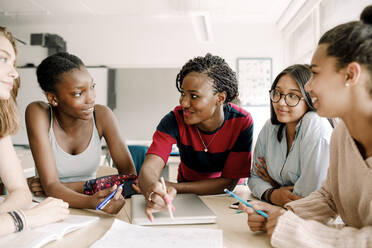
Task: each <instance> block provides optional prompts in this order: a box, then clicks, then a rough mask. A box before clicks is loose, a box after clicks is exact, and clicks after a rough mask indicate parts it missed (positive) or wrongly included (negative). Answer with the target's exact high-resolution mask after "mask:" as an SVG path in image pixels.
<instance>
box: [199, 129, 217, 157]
mask: <svg viewBox="0 0 372 248" xmlns="http://www.w3.org/2000/svg"><path fill="white" fill-rule="evenodd" d="M195 128H196V131H198V135H199V138H200V140H201V142H202V143H203V146H204V152H208V147H209V146H210V144H212V142H213V140H214V138H215V137H216V134H217V133H215V134H214V135H213V137H212V139H211V140H210V141H209V143H208V145H205V143H204V140H203V138H202V137H201V135H200V132H199V129H198V128H197V127H195Z"/></svg>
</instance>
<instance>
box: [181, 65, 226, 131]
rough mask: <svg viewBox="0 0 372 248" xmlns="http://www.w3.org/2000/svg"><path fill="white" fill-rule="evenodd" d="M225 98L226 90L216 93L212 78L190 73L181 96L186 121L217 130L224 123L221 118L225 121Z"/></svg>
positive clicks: (183, 83) (185, 78) (182, 86)
mask: <svg viewBox="0 0 372 248" xmlns="http://www.w3.org/2000/svg"><path fill="white" fill-rule="evenodd" d="M225 99H226V94H225V93H224V92H219V93H216V90H215V89H214V87H213V82H212V79H211V78H209V77H208V76H206V75H205V74H201V73H198V72H190V73H188V74H187V75H186V76H185V77H184V79H183V81H182V85H181V97H180V105H181V106H182V109H183V118H184V121H185V123H186V124H188V125H198V127H199V128H201V129H203V130H205V131H213V130H215V129H216V128H218V127H219V126H218V124H222V123H221V118H222V121H223V112H222V116H221V108H222V106H223V103H224V101H225ZM209 129H212V130H209Z"/></svg>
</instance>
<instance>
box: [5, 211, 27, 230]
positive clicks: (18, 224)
mask: <svg viewBox="0 0 372 248" xmlns="http://www.w3.org/2000/svg"><path fill="white" fill-rule="evenodd" d="M8 214H9V215H10V216H11V217H12V218H13V222H14V226H15V232H20V231H22V230H23V227H24V223H23V220H22V218H21V217H20V215H19V214H18V213H17V211H11V212H8Z"/></svg>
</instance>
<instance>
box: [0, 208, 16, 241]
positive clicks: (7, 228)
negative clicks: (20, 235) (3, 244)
mask: <svg viewBox="0 0 372 248" xmlns="http://www.w3.org/2000/svg"><path fill="white" fill-rule="evenodd" d="M0 223H1V225H0V236H3V235H6V234H9V233H12V232H14V231H15V225H14V220H13V218H12V217H11V216H10V215H9V214H8V213H2V214H0Z"/></svg>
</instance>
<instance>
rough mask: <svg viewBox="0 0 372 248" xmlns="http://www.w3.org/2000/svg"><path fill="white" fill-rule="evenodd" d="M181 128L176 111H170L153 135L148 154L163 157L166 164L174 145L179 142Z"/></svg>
mask: <svg viewBox="0 0 372 248" xmlns="http://www.w3.org/2000/svg"><path fill="white" fill-rule="evenodd" d="M178 137H179V130H178V125H177V120H176V117H175V115H174V112H173V111H171V112H169V113H168V114H167V115H166V116H164V117H163V119H162V120H161V121H160V123H159V125H158V126H157V128H156V131H155V133H154V135H153V137H152V144H151V146H150V148H149V150H148V151H147V154H155V155H158V156H159V157H161V158H162V159H163V161H164V164H166V163H167V161H168V157H169V154H170V152H171V151H172V145H173V144H175V143H177V139H178Z"/></svg>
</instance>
